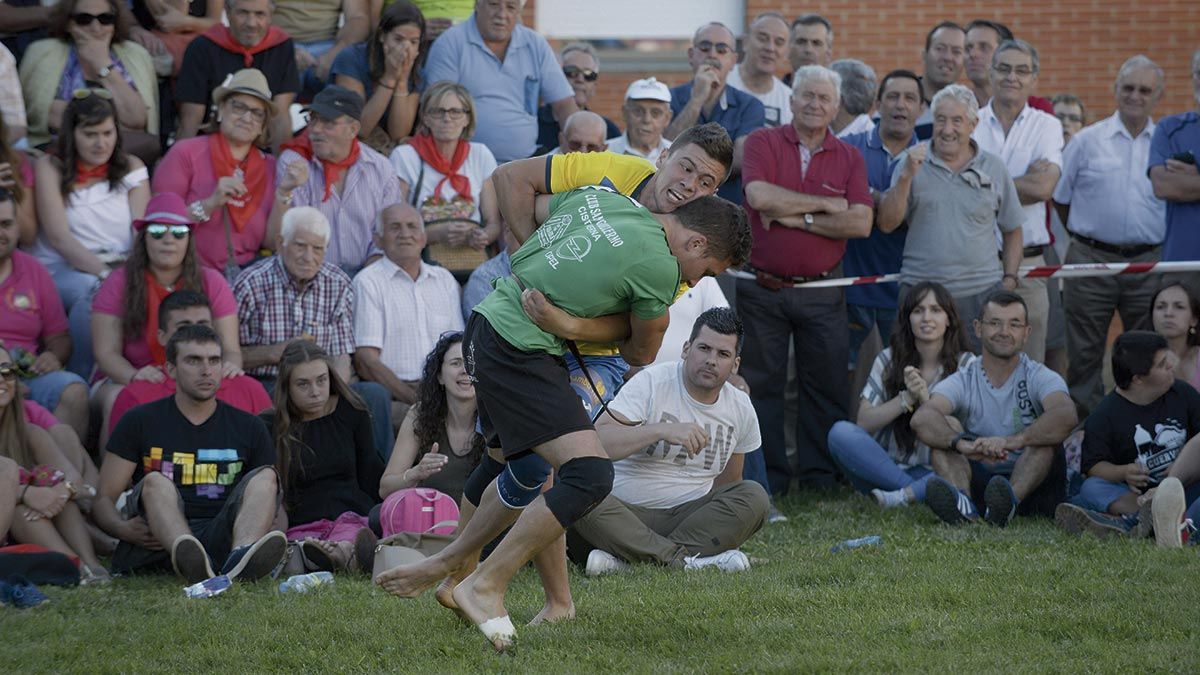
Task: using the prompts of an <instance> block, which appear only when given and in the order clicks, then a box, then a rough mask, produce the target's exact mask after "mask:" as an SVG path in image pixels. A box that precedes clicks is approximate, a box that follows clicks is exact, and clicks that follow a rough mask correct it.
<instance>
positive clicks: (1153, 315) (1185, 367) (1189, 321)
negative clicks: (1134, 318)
mask: <svg viewBox="0 0 1200 675" xmlns="http://www.w3.org/2000/svg"><path fill="white" fill-rule="evenodd" d="M1150 323H1151V325H1152V326H1153V327H1154V330H1155V332H1157V333H1158V334H1160V335H1162V336H1163V337H1165V338H1166V339H1167V346H1168V347H1169V348H1170V349H1171V352H1172V353H1173V354H1175V377H1177V378H1179V379H1181V380H1183V381H1184V382H1187V383H1188V384H1190V385H1192V387H1193V388H1195V389H1200V333H1198V332H1197V325H1200V299H1197V298H1196V295H1195V294H1194V293H1193V292H1192V291H1191V290H1189V289H1188V287H1187V286H1186V285H1184V284H1183V283H1182V282H1179V281H1168V282H1166V283H1165V284H1163V285H1162V286H1160V287H1159V288H1158V290H1156V291H1155V292H1154V295H1153V296H1151V298H1150Z"/></svg>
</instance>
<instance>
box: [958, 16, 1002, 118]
mask: <svg viewBox="0 0 1200 675" xmlns="http://www.w3.org/2000/svg"><path fill="white" fill-rule="evenodd" d="M966 30H967V42H966V55H967V57H966V72H967V79H968V80H970V82H971V90H972V91H974V92H975V102H976V103H978V104H979V106H980V107H983V106H985V105H987V102H988V101H990V100H992V55H993V54H995V53H996V48H997V47H999V46H1000V43H1001V42H1005V41H1007V40H1012V39H1013V32H1012V31H1011V30H1009V29H1008V26H1005V25H1004V24H1002V23H1000V22H998V21H991V20H989V19H975V20H974V21H972V22H971V23H969V24H967V29H966Z"/></svg>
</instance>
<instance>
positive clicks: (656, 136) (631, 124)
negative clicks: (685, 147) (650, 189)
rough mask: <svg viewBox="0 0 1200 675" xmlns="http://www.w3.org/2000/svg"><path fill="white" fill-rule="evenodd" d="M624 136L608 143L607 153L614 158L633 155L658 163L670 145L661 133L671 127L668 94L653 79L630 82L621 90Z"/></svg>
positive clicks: (663, 85)
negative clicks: (660, 156) (623, 93)
mask: <svg viewBox="0 0 1200 675" xmlns="http://www.w3.org/2000/svg"><path fill="white" fill-rule="evenodd" d="M621 114H622V115H623V116H624V117H625V133H623V134H621V135H620V136H617V137H616V138H609V139H608V151H609V152H615V153H617V154H618V155H633V156H635V157H641V158H643V159H645V160H647V161H649V162H651V163H655V162H657V161H658V157H659V155H661V154H662V152H663V150H666V149H667V148H670V147H671V141H668V140H667V139H666V138H663V132H664V131H666V130H667V125H668V124H670V123H671V90H670V88H668V87H667V85H665V84H663V83H662V82H659V81H658V80H656V79H654V78H653V77H648V78H646V79H644V80H634V81H633V82H631V83H630V85H629V88H628V89H626V90H625V104H624V105H623V106H621Z"/></svg>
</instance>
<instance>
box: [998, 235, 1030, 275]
mask: <svg viewBox="0 0 1200 675" xmlns="http://www.w3.org/2000/svg"><path fill="white" fill-rule="evenodd" d="M1024 241H1025V235H1024V234H1023V233H1022V232H1021V228H1019V227H1018V228H1016V229H1015V230H1013V231H1012V232H1004V233H1002V234H1001V235H1000V242H1001V245H1000V261H1001V264H1002V265H1003V266H1004V273H1005V274H1014V275H1015V274H1018V273H1019V272H1020V271H1021V259H1022V258H1023V257H1024V255H1025V252H1024ZM1009 290H1012V289H1011V288H1010V289H1009Z"/></svg>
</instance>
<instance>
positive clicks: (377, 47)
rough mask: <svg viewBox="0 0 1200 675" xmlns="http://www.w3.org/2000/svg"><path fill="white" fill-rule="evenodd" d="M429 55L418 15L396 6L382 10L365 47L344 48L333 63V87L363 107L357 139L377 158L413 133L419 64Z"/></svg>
mask: <svg viewBox="0 0 1200 675" xmlns="http://www.w3.org/2000/svg"><path fill="white" fill-rule="evenodd" d="M427 49H428V42H427V41H426V34H425V17H424V16H422V15H421V10H419V9H417V7H416V5H414V4H413V3H411V2H409V1H408V0H397V1H396V2H394V3H393V4H391V5H389V6H388V8H387V9H385V10H383V14H382V16H380V17H379V25H378V26H377V27H376V28H375V32H374V33H372V34H371V37H370V38H368V39H367V41H366V42H364V43H361V44H356V45H351V46H349V47H347V48H346V49H344V50H342V52H341V53H340V54H338V55H337V58H336V59H334V60H333V69H332V70H331V74H332V76H333V83H334V84H336V85H339V86H342V87H345V88H347V89H349V90H350V91H352V92H354V93H356V94H358V95H359V96H362V97H363V100H364V101H366V103H365V104H364V105H363V112H362V120H361V126H360V128H359V130H358V137H359V138H360V139H361V140H362V141H363V142H364V143H366V144H367V145H370V146H371V147H372V148H375V149H376V150H378V151H379V152H381V153H384V154H387V153H388V152H389V151H390V150H391V148H392V147H393V146H395V144H397V143H399V142H400V141H402V140H403V139H405V138H407V137H408V136H410V135H412V133H413V126H414V124H415V123H416V120H417V103H418V97H419V96H420V91H421V87H422V84H423V83H422V80H421V68H420V65H419V64H421V63H423V62H424V58H425V51H426V50H427Z"/></svg>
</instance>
